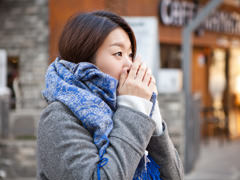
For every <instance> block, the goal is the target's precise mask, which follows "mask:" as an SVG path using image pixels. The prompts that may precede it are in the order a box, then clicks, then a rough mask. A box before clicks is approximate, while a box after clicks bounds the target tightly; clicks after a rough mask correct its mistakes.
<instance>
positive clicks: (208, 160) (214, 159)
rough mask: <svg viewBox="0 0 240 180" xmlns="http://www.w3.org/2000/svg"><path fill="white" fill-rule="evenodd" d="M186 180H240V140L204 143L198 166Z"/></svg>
mask: <svg viewBox="0 0 240 180" xmlns="http://www.w3.org/2000/svg"><path fill="white" fill-rule="evenodd" d="M185 180H240V140H234V141H230V142H225V143H224V144H220V143H219V141H216V140H211V141H210V143H209V144H203V145H202V147H201V153H200V157H199V159H198V161H197V163H196V166H195V168H194V169H193V171H192V172H191V173H190V174H187V175H186V177H185Z"/></svg>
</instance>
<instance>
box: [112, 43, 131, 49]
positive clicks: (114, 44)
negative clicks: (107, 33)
mask: <svg viewBox="0 0 240 180" xmlns="http://www.w3.org/2000/svg"><path fill="white" fill-rule="evenodd" d="M110 46H119V47H121V48H125V46H124V44H123V43H119V42H116V43H113V44H111V45H110ZM131 48H132V47H131V46H130V48H129V49H131Z"/></svg>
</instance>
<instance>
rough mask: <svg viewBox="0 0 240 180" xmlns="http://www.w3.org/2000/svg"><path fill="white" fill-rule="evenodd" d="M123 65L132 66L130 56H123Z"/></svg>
mask: <svg viewBox="0 0 240 180" xmlns="http://www.w3.org/2000/svg"><path fill="white" fill-rule="evenodd" d="M123 66H124V67H128V68H130V67H131V66H132V58H131V57H129V56H125V58H124V64H123Z"/></svg>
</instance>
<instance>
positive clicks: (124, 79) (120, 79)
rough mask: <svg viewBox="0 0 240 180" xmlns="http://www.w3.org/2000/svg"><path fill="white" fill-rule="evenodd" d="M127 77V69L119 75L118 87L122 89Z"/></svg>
mask: <svg viewBox="0 0 240 180" xmlns="http://www.w3.org/2000/svg"><path fill="white" fill-rule="evenodd" d="M127 77H128V74H127V69H123V72H122V73H121V75H120V78H119V86H118V87H122V86H123V85H124V83H125V81H126V79H127Z"/></svg>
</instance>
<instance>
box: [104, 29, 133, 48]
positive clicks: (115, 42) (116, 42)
mask: <svg viewBox="0 0 240 180" xmlns="http://www.w3.org/2000/svg"><path fill="white" fill-rule="evenodd" d="M103 45H105V46H108V47H114V46H119V47H121V48H124V49H131V41H130V39H129V37H128V34H127V33H126V32H125V31H124V30H123V29H122V28H116V29H114V30H113V31H112V32H110V33H109V34H108V36H107V37H106V39H105V40H104V43H103Z"/></svg>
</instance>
